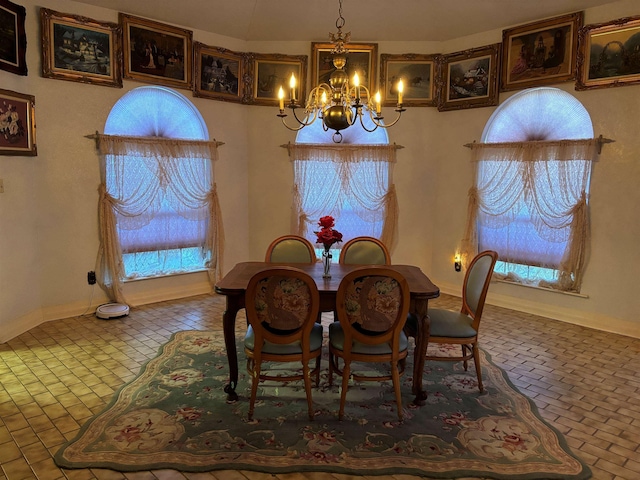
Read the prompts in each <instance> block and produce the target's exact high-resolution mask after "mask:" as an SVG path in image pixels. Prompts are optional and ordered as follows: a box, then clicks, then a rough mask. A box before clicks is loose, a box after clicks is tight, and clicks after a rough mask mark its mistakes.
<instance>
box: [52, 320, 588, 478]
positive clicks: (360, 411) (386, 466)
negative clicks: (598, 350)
mask: <svg viewBox="0 0 640 480" xmlns="http://www.w3.org/2000/svg"><path fill="white" fill-rule="evenodd" d="M238 345H242V343H241V339H238ZM239 350H242V349H241V348H239ZM323 362H324V363H323V365H324V367H325V368H324V370H323V375H322V378H321V384H320V387H319V388H314V390H313V401H314V408H315V417H314V420H313V421H309V418H308V412H307V405H306V400H305V394H304V387H303V385H302V382H292V383H290V384H286V385H283V384H282V383H278V382H274V383H271V384H264V385H261V387H260V389H259V391H258V400H257V402H256V409H255V414H254V420H253V421H248V419H247V409H248V396H249V385H250V382H249V381H248V375H247V374H246V373H244V374H243V372H246V369H245V368H244V356H243V355H242V354H240V359H239V366H240V374H241V375H240V378H239V382H238V385H239V387H238V393H239V395H240V399H239V400H238V401H237V402H233V403H227V401H226V394H225V393H224V392H223V387H224V385H225V383H226V382H227V380H228V364H227V359H226V356H225V353H224V342H223V339H222V334H221V332H203V331H185V332H180V333H178V334H176V335H174V337H173V338H172V339H171V340H170V341H169V342H168V343H167V344H166V345H165V346H164V347H163V348H162V349H161V352H160V354H159V356H158V357H156V358H154V359H153V360H151V361H149V362H148V363H147V365H146V366H145V367H144V368H143V369H142V371H141V373H140V374H139V376H138V377H137V378H135V379H134V380H133V381H132V382H130V383H128V384H127V385H125V386H124V387H123V388H122V389H121V390H120V391H119V392H118V393H117V394H116V395H115V396H114V399H113V400H112V402H111V404H110V405H109V406H108V407H106V409H105V410H104V411H102V412H101V413H99V414H97V415H96V416H95V417H93V418H92V419H91V420H90V421H89V422H88V423H87V424H85V425H84V426H83V427H82V429H81V431H80V432H79V433H78V435H77V436H76V438H75V439H73V440H72V441H70V442H69V443H67V444H66V445H65V446H63V447H62V448H61V449H60V450H59V451H58V452H57V454H56V455H55V462H56V463H57V464H58V465H59V466H60V467H63V468H108V469H112V470H117V471H122V472H130V471H140V470H154V469H161V468H170V469H175V470H179V471H184V472H202V471H212V470H220V469H234V470H249V471H259V472H267V473H288V472H309V471H322V472H333V473H341V474H355V475H390V474H411V475H421V476H428V477H430V478H457V477H483V478H496V479H523V480H524V479H541V478H544V479H586V478H589V477H590V476H591V472H590V471H589V469H588V467H586V466H585V465H584V464H583V463H582V462H581V461H580V460H579V459H578V458H577V457H576V456H574V455H573V454H572V453H571V452H570V450H569V448H568V447H567V444H566V442H565V440H564V439H563V437H562V435H561V434H560V433H559V432H557V431H556V430H554V429H553V428H552V427H551V426H550V425H548V424H547V423H546V422H545V421H544V420H542V419H541V418H540V416H539V415H538V413H537V410H536V408H535V406H534V404H533V403H532V402H531V401H530V400H529V399H528V398H527V397H525V396H523V395H522V394H521V393H519V392H518V391H517V390H516V388H515V387H514V386H513V385H512V384H511V383H510V382H509V381H508V379H507V376H506V374H505V373H504V372H503V371H502V370H501V369H500V368H498V367H497V366H496V365H494V364H492V363H491V361H490V358H489V356H488V355H487V354H486V353H485V352H482V361H481V364H482V368H483V379H484V383H485V393H483V394H480V393H479V392H478V388H477V381H476V378H475V370H474V368H473V365H471V366H470V368H469V371H468V372H465V371H464V370H463V368H462V365H461V364H457V363H449V362H428V365H427V369H426V371H425V374H424V375H425V376H424V385H425V387H426V388H427V390H428V392H429V397H428V399H427V404H426V405H425V406H422V407H416V406H414V405H413V404H412V403H411V401H412V399H413V396H412V395H411V377H410V375H409V371H407V375H405V376H404V377H403V390H402V398H403V404H404V405H403V408H404V421H403V422H402V423H400V422H399V421H398V416H397V411H396V405H395V401H394V395H393V388H392V385H391V384H390V383H385V384H379V383H376V382H364V383H352V384H351V385H350V387H349V390H348V392H347V404H346V409H345V416H344V419H343V420H342V421H339V420H338V418H337V413H338V406H339V387H338V386H337V385H339V384H340V379H339V378H337V379H334V386H332V387H329V386H328V381H327V369H326V367H327V363H326V359H323ZM290 368H295V367H290ZM372 368H373V367H372ZM375 368H385V367H384V365H382V366H378V367H375ZM408 370H410V369H408Z"/></svg>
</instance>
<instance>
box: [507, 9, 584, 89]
mask: <svg viewBox="0 0 640 480" xmlns="http://www.w3.org/2000/svg"><path fill="white" fill-rule="evenodd" d="M582 21H583V13H582V12H577V13H572V14H569V15H563V16H561V17H556V18H552V19H548V20H543V21H540V22H535V23H530V24H527V25H522V26H519V27H515V28H511V29H508V30H503V32H502V51H503V55H504V60H503V63H502V76H501V78H502V81H501V89H502V90H503V91H505V90H516V89H521V88H528V87H534V86H539V85H548V84H553V83H561V82H567V81H570V80H573V79H574V78H575V70H576V57H577V49H578V48H577V43H578V31H579V30H580V28H581V27H582Z"/></svg>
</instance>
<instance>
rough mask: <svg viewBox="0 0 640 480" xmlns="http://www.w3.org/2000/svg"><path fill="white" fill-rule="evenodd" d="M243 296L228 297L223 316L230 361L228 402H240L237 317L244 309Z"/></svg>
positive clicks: (226, 388)
mask: <svg viewBox="0 0 640 480" xmlns="http://www.w3.org/2000/svg"><path fill="white" fill-rule="evenodd" d="M243 299H244V298H243V295H227V309H226V310H225V312H224V315H223V316H222V329H223V332H224V345H225V347H226V349H227V359H228V361H229V383H228V384H227V385H226V386H225V387H224V391H225V393H226V394H227V401H231V402H235V401H236V400H238V394H237V393H236V386H237V385H238V351H237V350H236V315H237V313H238V310H240V308H241V307H242V301H243Z"/></svg>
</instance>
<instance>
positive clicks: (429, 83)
mask: <svg viewBox="0 0 640 480" xmlns="http://www.w3.org/2000/svg"><path fill="white" fill-rule="evenodd" d="M437 59H438V55H421V54H416V53H407V54H404V55H389V54H384V53H383V54H381V55H380V91H381V96H382V101H383V104H384V105H386V106H393V105H396V104H397V103H398V90H397V88H398V81H399V80H402V85H403V92H402V93H403V100H402V104H403V105H409V106H420V107H434V106H436V104H437V100H438V98H437V95H436V84H437V82H436V79H437V74H436V68H437V66H438V62H437Z"/></svg>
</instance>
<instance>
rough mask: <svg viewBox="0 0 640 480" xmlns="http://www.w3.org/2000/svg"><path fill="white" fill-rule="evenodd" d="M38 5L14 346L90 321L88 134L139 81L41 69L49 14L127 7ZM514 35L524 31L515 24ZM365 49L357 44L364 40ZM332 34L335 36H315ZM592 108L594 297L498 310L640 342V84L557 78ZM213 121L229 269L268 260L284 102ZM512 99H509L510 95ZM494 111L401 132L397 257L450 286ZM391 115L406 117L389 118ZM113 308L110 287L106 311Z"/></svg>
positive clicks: (521, 298)
mask: <svg viewBox="0 0 640 480" xmlns="http://www.w3.org/2000/svg"><path fill="white" fill-rule="evenodd" d="M20 3H21V4H23V5H25V6H26V9H27V37H28V47H27V64H28V68H29V75H28V76H27V77H22V76H18V75H13V74H10V73H8V72H4V71H0V88H3V89H8V90H14V91H17V92H21V93H28V94H32V95H35V97H36V122H37V132H38V133H37V142H38V156H37V157H9V156H0V178H2V179H3V180H4V184H5V193H2V194H0V342H3V341H7V340H8V339H10V338H12V337H13V336H15V335H18V334H20V333H22V332H24V331H26V330H28V329H29V328H31V327H33V326H35V325H37V324H39V323H41V322H43V321H46V320H51V319H54V318H63V317H66V316H71V315H77V314H80V313H82V312H84V311H85V310H87V308H88V307H89V300H90V298H91V293H92V292H91V289H92V288H93V287H89V286H88V285H87V282H86V273H87V271H89V270H94V269H95V260H96V254H97V250H98V228H97V199H98V196H97V187H98V183H99V172H98V159H97V156H96V152H95V148H94V144H93V142H92V141H91V140H88V139H86V138H84V135H87V134H91V133H93V132H95V131H99V132H102V131H103V127H104V122H105V120H106V118H107V115H108V113H109V110H110V108H111V107H112V105H113V104H114V103H115V102H116V101H117V100H118V99H119V98H120V97H121V96H122V95H123V94H124V93H126V92H127V91H129V90H130V89H132V88H135V87H137V86H139V85H141V84H140V83H137V82H133V81H127V80H125V82H124V88H123V89H116V88H109V87H102V86H95V85H85V84H80V83H75V82H68V81H62V80H53V79H45V78H41V76H40V70H41V65H40V32H39V30H40V27H39V7H40V6H44V7H46V8H50V9H53V10H57V11H60V12H64V13H73V14H76V15H84V16H87V17H89V18H93V19H95V20H99V21H112V22H116V21H117V12H115V11H111V10H106V9H102V8H98V7H92V6H88V5H84V4H80V3H75V2H71V1H67V0H57V1H53V0H51V1H49V0H45V1H44V2H40V3H36V2H35V1H33V0H23V1H21V2H20ZM638 14H640V10H639V9H638V5H637V2H636V1H635V0H623V1H620V2H616V3H614V4H612V5H607V6H606V8H604V7H601V8H594V9H588V10H586V12H585V23H587V24H589V23H599V22H604V21H608V20H613V19H615V18H620V17H623V16H629V15H638ZM506 27H509V26H505V28H506ZM353 35H354V40H355V39H357V40H358V41H363V42H364V41H375V40H367V39H358V38H357V32H353ZM501 38H502V32H501V31H491V32H485V33H484V34H481V35H476V36H473V37H468V38H462V39H457V40H455V41H451V42H447V43H446V44H442V45H439V44H425V43H409V42H407V43H402V42H381V43H379V52H380V53H450V52H455V51H459V50H463V49H466V48H473V47H478V46H482V45H487V44H490V43H498V42H500V41H501ZM194 40H196V41H201V42H203V43H206V44H209V45H215V46H222V47H226V48H229V49H232V50H237V51H246V52H248V51H254V52H265V53H285V54H295V55H299V54H307V55H309V54H310V47H311V45H310V42H293V43H273V44H270V43H251V42H241V41H239V40H237V39H231V38H228V37H222V36H219V35H216V34H215V33H208V32H202V31H194ZM311 40H314V41H325V39H310V41H311ZM557 86H558V87H559V88H562V89H564V90H566V91H568V92H570V93H572V94H574V95H575V96H576V97H577V98H578V99H579V100H580V101H581V102H582V103H583V104H584V105H585V107H586V108H587V110H588V111H589V113H590V114H591V117H592V119H593V122H594V127H595V132H596V134H603V135H604V136H606V137H610V138H613V139H615V140H616V143H614V144H610V145H606V146H605V147H604V149H603V152H602V155H601V156H600V159H599V162H598V163H597V164H596V166H595V169H594V173H593V178H592V186H591V206H592V233H593V242H592V255H591V259H590V263H589V266H588V268H587V273H586V276H585V281H584V286H583V293H585V294H586V295H588V298H581V297H574V296H568V295H563V294H558V293H549V292H546V291H540V290H533V289H528V288H525V287H519V286H513V285H506V284H493V285H492V287H491V292H490V296H489V301H490V302H492V303H495V304H499V305H504V306H509V307H512V308H517V309H521V310H523V311H531V312H534V313H542V314H544V315H547V316H550V317H553V318H559V319H562V320H566V321H571V322H574V323H582V324H585V325H588V326H592V327H595V328H600V329H603V330H607V331H616V332H620V333H624V334H627V335H632V336H636V337H640V319H638V318H637V317H636V315H634V313H635V311H637V309H638V308H637V307H638V306H639V304H640V302H639V301H638V300H636V296H635V295H634V294H635V291H634V290H635V288H634V287H635V277H636V274H637V272H638V265H640V258H639V257H640V253H639V251H638V249H637V248H635V243H636V242H635V239H637V238H638V237H639V236H640V222H638V215H637V213H636V210H637V206H638V205H639V204H640V189H638V188H637V186H636V184H637V183H638V180H639V179H640V171H639V167H638V164H639V163H638V161H637V159H636V156H637V154H638V152H640V145H639V143H640V140H639V139H638V135H637V115H638V111H640V86H626V87H621V88H609V89H600V90H593V91H586V92H575V91H574V89H573V84H572V83H563V84H560V85H557ZM182 93H184V94H185V95H187V96H188V97H189V98H191V99H192V101H193V102H194V104H195V105H196V106H197V107H198V109H199V110H200V112H201V113H202V115H203V117H204V119H205V121H206V122H207V125H208V127H209V132H210V136H211V137H212V138H216V139H217V140H220V141H222V142H225V145H224V146H222V147H221V148H220V150H219V152H220V160H219V162H218V164H217V165H216V179H217V185H218V189H219V198H220V203H221V208H222V210H223V221H224V230H225V238H226V248H225V256H224V268H225V271H226V270H229V269H230V268H231V267H232V266H233V265H234V264H235V263H236V262H239V261H245V260H261V259H262V258H263V256H264V252H265V249H266V247H267V245H268V244H269V242H270V241H271V239H273V238H274V237H276V236H278V235H282V234H285V233H289V223H290V212H291V209H290V207H291V188H292V169H291V165H290V163H289V159H288V156H287V151H286V150H285V149H283V148H280V145H281V144H285V143H287V142H293V141H294V140H295V133H293V132H290V131H288V130H286V129H285V128H284V127H283V126H282V125H281V124H280V119H278V118H277V117H276V113H277V109H276V107H264V106H246V105H238V104H233V103H226V102H218V101H213V100H209V99H202V98H195V97H191V95H190V93H189V92H188V91H182ZM508 95H510V94H509V93H507V94H502V95H501V97H500V99H501V101H503V100H504V99H505V98H507V97H508ZM493 111H494V108H492V107H491V108H478V109H472V110H467V111H453V112H438V111H437V110H436V109H435V108H410V109H408V110H407V111H406V112H405V113H404V114H403V118H402V120H401V121H400V123H399V124H398V125H397V126H396V127H394V128H392V129H390V130H389V138H390V141H391V142H396V143H398V144H401V145H404V146H405V148H404V149H402V150H399V151H398V163H397V165H396V167H395V172H394V179H395V182H396V185H397V190H398V200H399V204H400V220H399V241H398V245H397V246H396V248H395V249H394V251H393V252H392V254H393V259H394V262H396V263H414V264H417V265H419V266H420V267H421V268H423V270H424V271H425V272H426V273H427V274H428V275H429V276H430V278H431V279H432V280H433V281H434V283H436V284H437V285H439V286H440V288H441V290H442V291H443V292H448V293H458V292H459V291H460V285H461V281H462V275H461V274H458V273H456V272H454V269H453V264H452V257H453V253H454V251H455V249H456V247H457V245H458V243H459V241H460V237H461V236H462V233H463V228H464V219H465V215H466V208H467V204H466V202H467V190H468V188H469V186H470V182H471V167H470V162H469V159H470V154H469V150H468V149H466V148H464V147H463V144H465V143H467V142H470V141H473V140H479V139H480V136H481V133H482V130H483V128H484V124H485V123H486V121H487V120H488V118H489V117H490V115H491V113H492V112H493ZM385 113H386V114H387V115H388V116H391V115H393V111H392V110H391V109H388V111H385ZM126 288H127V293H128V294H129V295H130V297H131V298H133V299H134V300H136V301H137V302H140V303H143V302H148V301H156V300H162V299H167V298H174V297H179V296H186V295H191V294H195V293H200V292H204V291H208V290H209V286H208V285H207V283H206V279H205V277H204V275H201V274H193V275H180V276H176V277H170V278H165V279H160V280H154V281H151V280H148V281H138V282H131V283H129V284H127V287H126ZM106 300H107V299H106V297H105V296H104V295H103V294H102V292H101V291H100V290H99V289H97V288H96V290H95V292H94V296H93V301H92V305H93V307H95V306H96V305H98V304H100V303H103V302H105V301H106Z"/></svg>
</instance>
